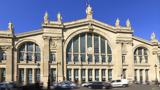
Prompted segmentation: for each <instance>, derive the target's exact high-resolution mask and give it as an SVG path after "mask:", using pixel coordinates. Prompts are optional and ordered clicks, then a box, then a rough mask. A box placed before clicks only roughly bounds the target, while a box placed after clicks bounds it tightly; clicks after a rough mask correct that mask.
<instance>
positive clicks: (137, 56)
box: [134, 47, 148, 63]
mask: <svg viewBox="0 0 160 90" xmlns="http://www.w3.org/2000/svg"><path fill="white" fill-rule="evenodd" d="M142 62H144V63H148V49H147V48H145V47H138V48H136V50H135V51H134V63H142Z"/></svg>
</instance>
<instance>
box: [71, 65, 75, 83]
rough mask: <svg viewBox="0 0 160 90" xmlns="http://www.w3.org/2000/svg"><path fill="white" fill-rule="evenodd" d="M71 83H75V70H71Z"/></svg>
mask: <svg viewBox="0 0 160 90" xmlns="http://www.w3.org/2000/svg"><path fill="white" fill-rule="evenodd" d="M71 81H73V82H74V68H72V69H71Z"/></svg>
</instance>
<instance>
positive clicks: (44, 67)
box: [41, 36, 50, 88]
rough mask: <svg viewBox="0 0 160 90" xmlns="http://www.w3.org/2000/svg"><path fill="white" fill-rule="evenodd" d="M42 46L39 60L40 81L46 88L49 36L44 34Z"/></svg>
mask: <svg viewBox="0 0 160 90" xmlns="http://www.w3.org/2000/svg"><path fill="white" fill-rule="evenodd" d="M43 39H44V47H43V60H42V62H41V68H42V71H41V72H42V81H43V86H44V87H45V88H46V87H47V85H48V76H49V50H50V49H49V41H50V37H47V36H44V37H43Z"/></svg>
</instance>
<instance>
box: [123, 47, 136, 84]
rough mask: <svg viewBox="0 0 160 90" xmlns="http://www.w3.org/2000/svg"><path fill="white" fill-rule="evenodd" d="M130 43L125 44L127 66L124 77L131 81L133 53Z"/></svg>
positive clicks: (132, 75)
mask: <svg viewBox="0 0 160 90" xmlns="http://www.w3.org/2000/svg"><path fill="white" fill-rule="evenodd" d="M131 48H132V44H127V45H126V49H127V50H126V51H127V53H126V55H125V56H126V58H125V59H126V63H127V64H128V68H127V70H126V74H127V75H126V78H127V79H128V80H129V81H133V80H134V56H133V55H134V54H133V51H132V49H131Z"/></svg>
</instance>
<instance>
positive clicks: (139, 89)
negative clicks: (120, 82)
mask: <svg viewBox="0 0 160 90" xmlns="http://www.w3.org/2000/svg"><path fill="white" fill-rule="evenodd" d="M74 90H92V89H88V88H84V87H81V88H80V89H74ZM96 90H102V89H96ZM103 90H105V89H103ZM106 90H160V87H158V86H154V85H131V86H129V87H127V88H112V89H106Z"/></svg>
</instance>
